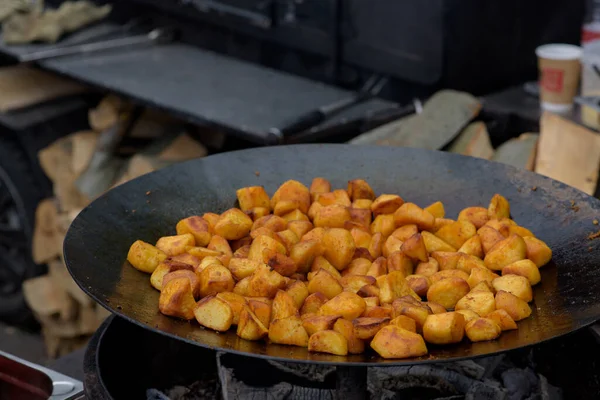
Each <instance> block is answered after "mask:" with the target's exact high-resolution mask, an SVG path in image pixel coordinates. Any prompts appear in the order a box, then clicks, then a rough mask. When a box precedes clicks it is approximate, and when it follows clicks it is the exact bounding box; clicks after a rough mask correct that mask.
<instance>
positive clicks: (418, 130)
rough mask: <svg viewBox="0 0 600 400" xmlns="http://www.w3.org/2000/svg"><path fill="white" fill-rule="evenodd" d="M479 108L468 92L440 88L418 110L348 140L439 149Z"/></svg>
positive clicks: (463, 126)
mask: <svg viewBox="0 0 600 400" xmlns="http://www.w3.org/2000/svg"><path fill="white" fill-rule="evenodd" d="M480 110H481V103H480V102H479V101H478V100H477V99H476V98H475V97H473V96H471V95H470V94H468V93H463V92H457V91H454V90H442V91H439V92H437V93H436V94H434V95H433V96H432V97H431V98H430V99H429V100H428V101H427V103H425V106H424V107H423V112H422V113H420V114H415V115H411V116H409V117H406V118H402V119H400V120H398V121H394V122H390V123H388V124H385V125H383V126H380V127H378V128H376V129H374V130H372V131H369V132H367V133H364V134H362V135H360V136H358V137H356V138H354V139H352V140H351V141H350V143H352V144H378V145H382V146H400V147H418V148H424V149H431V150H439V149H441V148H443V147H444V146H446V145H447V144H448V143H450V142H451V141H452V140H453V139H454V138H455V137H456V135H458V133H459V132H460V131H461V130H463V129H464V128H465V126H466V125H467V124H468V123H469V122H470V121H471V120H472V119H473V118H474V117H476V116H477V115H478V114H479V111H480Z"/></svg>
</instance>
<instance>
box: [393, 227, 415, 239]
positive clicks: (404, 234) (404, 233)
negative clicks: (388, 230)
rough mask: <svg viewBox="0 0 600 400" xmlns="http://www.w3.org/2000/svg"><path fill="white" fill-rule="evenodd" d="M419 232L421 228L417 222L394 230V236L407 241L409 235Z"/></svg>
mask: <svg viewBox="0 0 600 400" xmlns="http://www.w3.org/2000/svg"><path fill="white" fill-rule="evenodd" d="M417 233H419V228H417V226H416V225H415V224H410V225H404V226H401V227H400V228H398V229H396V230H394V232H392V236H394V237H395V238H396V239H398V240H400V241H401V242H405V241H407V240H408V238H409V237H411V236H413V235H416V234H417Z"/></svg>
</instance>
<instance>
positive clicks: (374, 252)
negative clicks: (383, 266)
mask: <svg viewBox="0 0 600 400" xmlns="http://www.w3.org/2000/svg"><path fill="white" fill-rule="evenodd" d="M383 243H384V238H383V235H382V234H381V232H377V233H374V234H373V236H372V237H371V243H370V244H369V248H368V250H369V253H371V257H373V259H376V258H377V257H379V256H381V250H382V248H383Z"/></svg>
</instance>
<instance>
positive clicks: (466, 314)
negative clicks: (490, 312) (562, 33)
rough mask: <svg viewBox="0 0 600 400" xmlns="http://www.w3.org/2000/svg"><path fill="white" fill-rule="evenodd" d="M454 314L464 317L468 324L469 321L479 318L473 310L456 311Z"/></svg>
mask: <svg viewBox="0 0 600 400" xmlns="http://www.w3.org/2000/svg"><path fill="white" fill-rule="evenodd" d="M455 312H456V313H458V314H462V316H463V317H465V322H469V321H471V320H474V319H477V318H479V314H477V313H476V312H475V311H473V310H456V311H455Z"/></svg>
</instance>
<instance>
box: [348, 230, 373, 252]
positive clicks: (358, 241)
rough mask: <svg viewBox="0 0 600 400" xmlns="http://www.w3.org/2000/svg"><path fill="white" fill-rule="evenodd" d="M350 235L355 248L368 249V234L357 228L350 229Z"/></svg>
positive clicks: (369, 242) (369, 240) (369, 239)
mask: <svg viewBox="0 0 600 400" xmlns="http://www.w3.org/2000/svg"><path fill="white" fill-rule="evenodd" d="M350 234H351V235H352V239H353V240H354V244H355V245H356V247H364V248H365V249H368V247H369V244H371V234H370V233H368V232H365V231H364V230H362V229H359V228H352V229H351V230H350Z"/></svg>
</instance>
